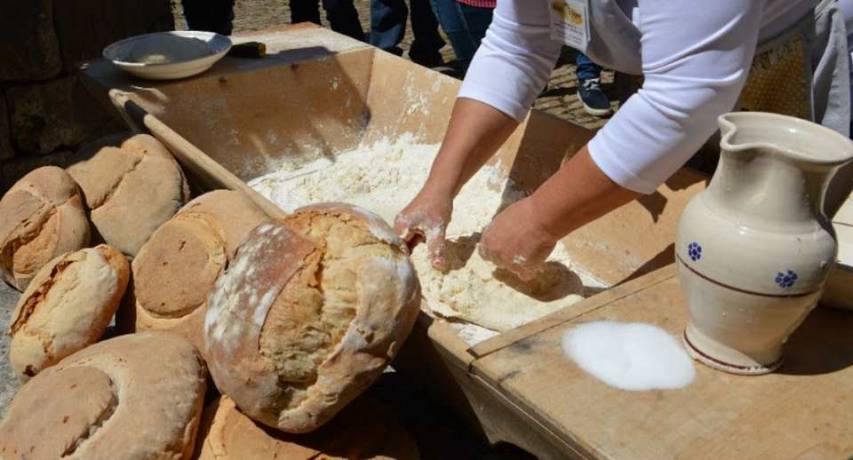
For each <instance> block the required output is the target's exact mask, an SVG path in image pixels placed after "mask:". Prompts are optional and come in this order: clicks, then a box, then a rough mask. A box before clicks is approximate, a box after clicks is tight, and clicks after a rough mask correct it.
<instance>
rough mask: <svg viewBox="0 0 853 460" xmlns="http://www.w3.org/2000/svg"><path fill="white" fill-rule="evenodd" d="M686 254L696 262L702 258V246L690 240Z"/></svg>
mask: <svg viewBox="0 0 853 460" xmlns="http://www.w3.org/2000/svg"><path fill="white" fill-rule="evenodd" d="M687 255H689V256H690V260H692V261H693V262H696V261H697V260H699V259H701V258H702V246H700V245H699V243H697V242H695V241H693V242H691V243H690V244H688V245H687Z"/></svg>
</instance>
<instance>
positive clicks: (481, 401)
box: [84, 26, 853, 459]
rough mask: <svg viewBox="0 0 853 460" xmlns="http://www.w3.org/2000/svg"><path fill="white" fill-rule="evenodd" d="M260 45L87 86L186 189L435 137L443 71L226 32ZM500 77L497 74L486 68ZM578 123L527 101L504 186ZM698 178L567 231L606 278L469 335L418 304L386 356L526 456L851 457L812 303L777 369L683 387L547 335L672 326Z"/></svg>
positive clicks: (852, 354)
mask: <svg viewBox="0 0 853 460" xmlns="http://www.w3.org/2000/svg"><path fill="white" fill-rule="evenodd" d="M239 40H257V41H262V42H265V43H266V44H267V47H268V52H269V56H267V57H266V58H264V59H239V58H230V57H226V58H225V59H224V60H223V61H221V62H220V63H219V64H217V65H216V66H214V68H213V69H212V70H211V71H209V72H207V73H205V74H203V75H200V76H198V77H196V78H190V79H186V80H180V81H174V82H161V83H151V82H145V81H140V80H133V79H130V78H129V77H127V76H126V75H124V74H122V73H121V71H120V70H118V69H117V68H115V67H113V66H112V65H111V64H110V63H109V62H107V61H104V60H97V61H93V62H92V63H90V64H89V66H88V68H87V69H86V70H85V71H84V75H85V78H84V79H85V81H86V83H87V85H89V87H90V89H91V90H92V92H93V93H94V94H96V95H98V96H99V97H101V98H102V100H103V101H104V103H105V104H113V105H115V106H117V107H118V108H119V109H120V111H121V112H122V114H123V115H124V117H125V119H126V120H127V122H128V123H129V124H130V125H131V126H132V127H134V128H135V129H138V130H145V131H149V132H151V133H152V134H153V135H154V136H156V137H157V138H159V139H160V140H161V141H162V142H164V143H165V144H166V145H167V146H168V147H169V148H170V149H171V150H172V151H173V152H174V154H175V155H176V157H177V158H178V160H179V161H180V162H181V164H182V165H183V166H184V169H185V171H187V173H188V175H189V176H190V178H191V180H192V182H193V183H194V186H196V187H198V188H199V189H202V190H203V189H212V188H230V189H236V190H242V191H244V192H245V193H247V194H249V195H250V196H252V197H253V199H255V200H256V201H258V202H259V203H260V204H261V205H262V206H263V207H264V209H266V210H267V212H269V213H270V214H272V215H275V214H280V213H281V212H282V211H281V210H280V209H278V208H277V207H276V206H275V205H274V204H272V203H270V202H268V201H266V200H265V199H264V198H262V197H261V196H260V195H258V194H257V193H255V192H254V191H252V190H251V189H250V188H249V187H248V186H247V185H246V181H248V180H250V179H252V178H254V177H257V176H259V175H262V174H265V173H267V172H269V171H270V170H271V169H272V168H275V166H276V164H277V162H276V160H277V159H280V156H281V155H285V154H289V155H293V154H302V153H305V152H313V153H316V152H320V153H322V154H324V155H335V154H336V153H338V152H342V151H346V150H349V149H352V148H354V147H355V146H357V145H359V144H360V143H364V142H370V141H371V140H374V139H380V138H384V137H389V138H394V137H398V136H400V135H403V134H404V133H409V134H411V135H412V136H414V138H415V139H416V140H417V141H418V142H422V143H438V142H440V141H441V139H442V136H443V134H444V130H445V128H446V125H447V120H448V117H449V114H450V110H451V107H452V104H453V101H454V97H455V95H456V92H457V91H458V88H459V82H458V81H457V80H454V79H451V78H449V77H446V76H443V75H440V74H438V73H435V72H432V71H429V70H427V69H425V68H422V67H419V66H416V65H414V64H412V63H410V62H408V61H405V60H403V59H400V58H397V57H395V56H392V55H390V54H387V53H383V52H381V51H378V50H376V49H373V48H371V47H368V46H366V45H364V44H362V43H360V42H356V41H353V40H349V39H347V38H345V37H343V36H340V35H337V34H335V33H333V32H329V31H326V30H323V29H318V28H314V27H303V26H297V27H292V28H285V29H280V30H274V31H265V32H259V33H255V34H251V35H245V36H242V37H239ZM496 78H499V76H496ZM591 135H592V133H591V132H590V131H588V130H586V129H583V128H580V127H578V126H574V125H572V124H570V123H568V122H565V121H562V120H559V119H557V118H554V117H552V116H550V115H547V114H544V113H540V112H537V111H533V112H532V113H531V114H530V116H529V117H528V119H527V120H526V122H525V123H524V124H523V125H522V126H520V127H519V128H518V130H517V131H516V132H515V133H514V134H513V136H512V137H511V139H510V140H509V141H508V142H507V143H506V144H505V145H504V147H503V148H502V149H501V151H500V153H499V155H498V157H497V158H496V159H495V161H497V162H499V164H500V165H501V167H502V170H503V172H504V173H505V174H507V175H509V176H510V177H511V178H512V179H513V181H514V182H515V184H516V185H517V186H520V187H522V188H524V189H527V190H530V189H533V188H535V187H536V186H537V185H538V184H540V183H541V182H542V181H543V180H544V179H545V178H547V177H548V176H549V175H550V174H551V173H552V172H553V171H555V170H556V169H557V168H558V167H559V166H560V164H561V162H562V160H563V159H564V157H565V156H566V155H569V154H571V153H573V152H574V151H575V150H576V149H577V148H579V147H580V146H582V145H583V144H584V143H585V142H586V141H587V140H588V139H589V138H590V136H591ZM704 186H705V177H704V176H702V175H700V174H698V173H695V172H693V171H690V170H687V169H684V170H681V171H680V172H679V173H678V174H676V175H675V177H673V178H672V179H671V180H669V181H668V182H667V183H666V184H665V185H664V186H662V187H661V188H660V189H659V190H658V191H657V193H655V194H653V195H650V196H646V197H643V198H642V199H640V200H638V201H636V202H633V203H630V204H628V205H625V206H623V207H622V208H620V209H617V210H615V211H613V212H611V213H610V214H608V215H606V216H604V217H602V218H600V219H598V220H597V221H595V222H593V223H591V224H589V225H587V226H585V227H583V228H581V229H580V230H578V231H576V232H574V233H573V234H572V235H571V236H569V237H568V238H566V239H565V240H564V241H563V243H564V244H565V246H566V248H567V250H568V252H569V253H570V254H571V256H572V260H573V262H574V263H576V264H578V265H579V266H581V267H583V269H584V270H585V271H587V272H588V273H589V274H591V275H593V276H594V277H595V278H597V279H598V280H600V281H602V282H603V283H604V284H606V285H608V286H611V288H609V289H606V290H603V291H602V292H599V293H597V294H595V295H592V296H590V297H588V298H587V299H585V300H584V301H582V302H580V303H577V304H574V305H571V306H567V307H566V308H564V309H561V310H560V311H557V312H556V313H553V314H551V315H549V316H546V317H544V318H541V319H539V320H536V321H534V322H532V323H529V324H527V325H525V326H522V327H519V328H517V329H514V330H511V331H508V332H505V333H502V334H499V335H497V336H496V337H494V338H491V339H488V340H486V341H484V342H481V343H479V344H477V345H475V346H473V347H469V346H468V345H466V343H465V342H464V341H463V340H462V339H460V338H459V336H457V333H456V332H455V329H454V328H452V327H451V326H450V325H449V324H448V323H447V322H445V321H444V320H441V319H436V318H433V317H430V316H428V315H426V314H422V315H421V318H420V320H419V321H418V324H417V326H416V329H415V331H414V332H413V334H412V336H411V337H410V339H409V341H408V342H407V344H406V347H405V348H404V349H403V351H402V352H401V354H400V356H399V359H398V361H397V362H396V363H395V367H396V368H397V369H398V370H399V371H401V372H406V373H409V374H411V375H413V376H415V377H416V378H419V379H420V380H421V381H423V382H424V383H426V384H427V385H429V386H430V387H432V388H433V390H435V394H436V396H437V397H440V398H443V399H444V400H445V401H447V402H449V403H451V404H452V405H453V406H454V407H455V408H456V409H457V410H458V411H459V412H460V413H461V414H462V415H463V416H465V417H467V418H468V419H469V420H470V421H471V422H472V424H474V426H476V427H478V428H479V429H481V430H482V432H483V433H484V434H485V435H486V436H487V438H488V439H489V440H490V441H491V442H493V443H498V442H509V443H512V444H515V445H517V446H520V447H522V448H524V449H526V450H528V451H529V452H531V453H533V454H535V455H536V456H538V457H540V458H613V459H664V458H709V459H710V458H713V459H726V458H733V459H734V458H738V459H743V458H756V459H758V458H847V457H848V456H850V455H853V315H851V314H850V313H849V312H841V311H835V310H830V309H822V308H819V309H817V310H816V311H815V312H814V313H813V314H812V315H811V316H810V317H809V318H808V320H807V321H806V322H805V324H804V325H803V326H802V328H801V329H800V330H799V331H798V332H797V333H796V335H795V336H794V337H793V338H792V339H791V341H790V343H789V346H788V360H787V363H786V364H785V366H784V367H782V369H781V370H780V371H779V372H777V373H775V374H771V375H767V376H762V377H735V376H730V375H727V374H723V373H720V372H717V371H713V370H710V369H708V368H705V367H702V366H701V365H698V364H697V376H696V379H695V381H694V382H693V383H692V384H691V385H690V386H688V387H687V388H685V389H682V390H670V391H648V392H627V391H621V390H617V389H614V388H611V387H608V386H606V385H604V384H602V383H600V382H598V381H597V380H595V379H594V378H592V377H590V376H589V375H587V374H585V373H584V372H583V371H582V370H580V369H579V368H578V367H577V366H576V365H575V364H574V363H573V362H571V361H570V360H568V359H567V358H565V357H564V356H563V354H562V351H561V349H560V337H561V335H562V333H563V332H564V331H565V330H566V329H568V328H570V327H571V326H573V325H575V324H577V323H580V322H586V321H590V320H597V319H612V320H619V321H643V322H647V323H652V324H655V325H658V326H660V327H662V328H664V329H666V330H667V331H669V332H671V333H672V334H673V335H674V336H678V335H680V333H681V331H682V329H683V327H684V325H685V322H686V308H685V307H684V305H683V298H682V295H681V292H680V290H679V287H678V283H677V279H676V277H675V274H674V268H673V266H672V265H671V263H672V261H673V246H672V244H673V243H672V242H673V240H674V235H675V227H676V222H677V219H678V217H679V215H680V212H681V210H682V209H683V207H684V205H685V203H686V202H687V200H688V199H689V198H690V197H691V196H693V195H694V194H696V193H697V192H698V191H700V190H702V189H703V187H704Z"/></svg>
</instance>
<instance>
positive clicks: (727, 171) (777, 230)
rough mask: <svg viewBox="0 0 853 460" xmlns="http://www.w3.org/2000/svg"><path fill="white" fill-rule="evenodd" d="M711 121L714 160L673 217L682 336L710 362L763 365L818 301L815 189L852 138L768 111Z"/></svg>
mask: <svg viewBox="0 0 853 460" xmlns="http://www.w3.org/2000/svg"><path fill="white" fill-rule="evenodd" d="M719 124H720V129H721V134H722V136H721V141H720V147H721V151H722V154H721V157H720V163H719V165H718V167H717V170H716V172H715V174H714V176H713V178H712V179H711V183H710V185H709V186H708V188H707V189H706V190H705V191H703V192H702V193H700V194H699V195H697V196H696V197H694V198H693V199H692V200H691V201H690V202H689V203H688V205H687V207H686V208H685V210H684V213H683V215H682V217H681V220H680V222H679V226H678V236H677V241H676V258H677V264H678V273H679V280H680V282H681V288H682V290H683V292H684V295H685V300H686V302H687V306H688V308H689V312H690V321H689V323H688V324H687V327H686V330H685V332H684V337H683V338H684V342H685V345H686V346H687V349H688V351H689V352H690V353H691V355H692V356H693V357H694V358H696V359H698V360H699V361H701V362H703V363H705V364H707V365H709V366H711V367H714V368H717V369H721V370H724V371H728V372H732V373H738V374H763V373H767V372H772V371H773V370H774V369H776V368H777V367H779V365H780V364H781V363H782V345H783V343H784V342H785V341H786V340H787V338H788V336H789V335H790V334H791V333H792V332H793V331H794V330H795V329H796V328H797V327H798V326H799V325H800V323H801V322H802V321H803V319H805V317H806V315H808V313H809V312H810V311H811V310H812V309H813V308H814V307H815V305H816V304H817V300H818V298H819V297H820V294H821V290H822V289H823V285H824V283H825V282H826V278H827V275H828V272H829V270H830V268H831V267H832V264H833V263H834V261H835V255H836V251H837V244H836V240H835V234H834V233H833V230H832V226H831V225H830V222H829V220H828V219H827V217H826V215H825V214H824V213H823V209H822V208H823V198H824V193H825V191H826V186H827V182H828V180H829V178H830V177H831V176H832V174H833V173H834V172H835V171H836V170H837V169H838V168H839V167H841V166H842V165H843V164H845V163H847V162H848V161H850V160H851V158H853V142H851V141H850V139H847V138H845V137H843V136H841V135H840V134H838V133H836V132H834V131H832V130H830V129H827V128H824V127H822V126H820V125H817V124H814V123H811V122H808V121H804V120H801V119H797V118H792V117H787V116H782V115H775V114H769V113H760V112H740V113H729V114H725V115H723V116H721V117H720V118H719ZM829 352H831V351H829Z"/></svg>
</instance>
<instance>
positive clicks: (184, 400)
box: [0, 332, 206, 460]
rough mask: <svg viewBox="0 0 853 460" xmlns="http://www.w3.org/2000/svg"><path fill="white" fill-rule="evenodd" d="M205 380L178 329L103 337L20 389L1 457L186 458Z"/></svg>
mask: <svg viewBox="0 0 853 460" xmlns="http://www.w3.org/2000/svg"><path fill="white" fill-rule="evenodd" d="M205 385H206V372H205V368H204V363H203V361H202V360H201V357H200V356H199V354H198V352H197V351H196V350H195V348H194V347H193V346H192V344H190V343H189V342H188V341H186V340H185V339H183V338H181V337H178V336H176V335H174V334H169V333H166V332H143V333H140V334H130V335H122V336H119V337H116V338H114V339H110V340H106V341H103V342H100V343H97V344H95V345H92V346H90V347H88V348H86V349H84V350H81V351H79V352H77V353H75V354H73V355H71V356H69V357H67V358H65V359H63V360H62V361H60V362H59V363H58V364H57V365H55V366H52V367H49V368H47V369H45V370H44V371H42V372H40V373H39V374H38V375H36V376H35V377H33V378H32V380H30V381H29V382H27V384H25V385H24V386H23V387H21V389H20V390H19V391H18V393H17V394H16V395H15V398H14V399H13V400H12V403H11V404H10V406H9V410H8V412H7V414H6V418H5V419H4V420H3V423H2V424H0V458H3V459H4V460H12V459H27V460H40V459H50V460H54V459H57V458H67V459H81V460H83V459H85V460H99V459H104V460H113V459H122V460H136V459H140V460H141V459H154V458H156V459H188V458H190V456H191V455H192V450H193V444H194V441H195V435H196V431H197V428H198V422H199V419H200V417H201V409H202V405H203V399H204V392H205Z"/></svg>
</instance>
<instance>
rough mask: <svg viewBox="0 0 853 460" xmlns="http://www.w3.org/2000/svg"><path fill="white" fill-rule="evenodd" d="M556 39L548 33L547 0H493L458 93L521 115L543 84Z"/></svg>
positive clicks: (517, 117) (556, 46)
mask: <svg viewBox="0 0 853 460" xmlns="http://www.w3.org/2000/svg"><path fill="white" fill-rule="evenodd" d="M560 45H561V44H560V42H558V41H555V40H552V39H551V29H550V12H549V9H548V2H547V1H542V0H536V1H530V0H499V1H498V3H497V7H496V8H495V11H494V15H493V19H492V24H491V25H490V26H489V30H488V32H487V33H486V36H485V38H484V39H483V42H482V43H481V45H480V48H479V49H478V50H477V53H476V54H475V55H474V59H473V60H472V61H471V66H470V67H469V68H468V73H467V74H466V76H465V81H464V82H463V83H462V88H461V89H460V91H459V97H464V98H469V99H475V100H478V101H480V102H483V103H485V104H488V105H490V106H492V107H494V108H496V109H498V110H500V111H501V112H503V113H505V114H507V115H509V116H510V117H512V118H514V119H515V120H518V121H521V120H522V119H524V117H525V116H526V115H527V112H528V111H529V110H530V107H531V106H532V105H533V102H534V100H535V99H536V96H538V95H539V93H540V92H541V91H542V89H543V88H544V87H545V84H546V83H547V81H548V77H549V76H550V75H551V70H552V69H553V68H554V64H555V62H556V61H557V57H558V56H559V54H560Z"/></svg>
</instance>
